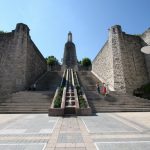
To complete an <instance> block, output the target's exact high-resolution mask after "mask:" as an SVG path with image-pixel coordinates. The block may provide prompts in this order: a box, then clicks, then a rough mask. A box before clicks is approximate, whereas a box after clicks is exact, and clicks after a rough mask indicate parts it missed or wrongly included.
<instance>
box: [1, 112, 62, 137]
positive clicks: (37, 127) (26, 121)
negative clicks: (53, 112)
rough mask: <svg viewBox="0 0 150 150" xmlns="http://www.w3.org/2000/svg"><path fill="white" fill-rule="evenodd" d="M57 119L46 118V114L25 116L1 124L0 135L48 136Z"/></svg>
mask: <svg viewBox="0 0 150 150" xmlns="http://www.w3.org/2000/svg"><path fill="white" fill-rule="evenodd" d="M58 119H59V118H58V117H48V115H47V114H36V115H35V114H33V115H31V114H30V115H25V116H24V117H22V118H19V119H16V120H13V122H10V123H8V124H5V125H4V124H3V126H1V128H0V135H5V134H8V135H12V134H50V133H52V131H53V129H54V127H55V125H56V124H57V121H58Z"/></svg>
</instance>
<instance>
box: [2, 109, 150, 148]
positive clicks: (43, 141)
mask: <svg viewBox="0 0 150 150" xmlns="http://www.w3.org/2000/svg"><path fill="white" fill-rule="evenodd" d="M0 120H1V121H0V150H10V149H11V150H16V149H17V150H64V149H65V150H120V149H121V150H131V149H134V150H142V149H144V150H149V147H150V112H135V113H99V114H97V116H81V117H64V118H63V117H48V115H47V114H0Z"/></svg>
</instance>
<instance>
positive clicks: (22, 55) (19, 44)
mask: <svg viewBox="0 0 150 150" xmlns="http://www.w3.org/2000/svg"><path fill="white" fill-rule="evenodd" d="M28 36H29V28H28V26H27V25H25V24H23V23H18V24H17V25H16V29H15V34H14V45H15V52H14V57H15V67H14V70H15V72H16V75H15V89H16V91H20V90H24V89H25V87H26V64H27V40H28Z"/></svg>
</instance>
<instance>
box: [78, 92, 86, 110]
mask: <svg viewBox="0 0 150 150" xmlns="http://www.w3.org/2000/svg"><path fill="white" fill-rule="evenodd" d="M79 106H80V108H86V107H87V104H86V101H85V99H84V98H83V96H82V95H80V96H79Z"/></svg>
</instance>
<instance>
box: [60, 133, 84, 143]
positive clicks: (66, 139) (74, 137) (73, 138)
mask: <svg viewBox="0 0 150 150" xmlns="http://www.w3.org/2000/svg"><path fill="white" fill-rule="evenodd" d="M57 143H83V138H82V135H81V134H80V133H60V134H59V136H58V140H57Z"/></svg>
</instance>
